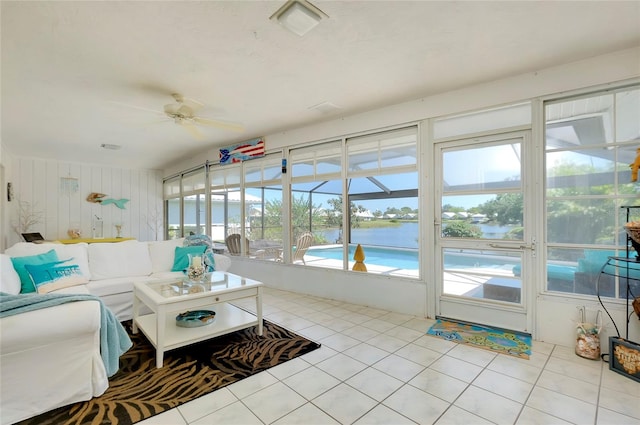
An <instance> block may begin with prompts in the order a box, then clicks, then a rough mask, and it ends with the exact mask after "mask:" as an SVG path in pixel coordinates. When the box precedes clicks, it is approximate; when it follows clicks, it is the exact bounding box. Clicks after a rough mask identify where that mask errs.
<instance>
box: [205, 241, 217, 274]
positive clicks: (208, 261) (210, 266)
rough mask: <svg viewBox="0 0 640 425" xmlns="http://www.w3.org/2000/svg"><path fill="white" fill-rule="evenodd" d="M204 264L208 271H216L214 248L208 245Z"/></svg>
mask: <svg viewBox="0 0 640 425" xmlns="http://www.w3.org/2000/svg"><path fill="white" fill-rule="evenodd" d="M204 265H205V267H206V272H207V273H211V272H214V271H216V260H215V258H214V257H213V250H212V249H211V248H208V247H207V249H206V251H204Z"/></svg>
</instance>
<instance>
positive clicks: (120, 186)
mask: <svg viewBox="0 0 640 425" xmlns="http://www.w3.org/2000/svg"><path fill="white" fill-rule="evenodd" d="M11 165H12V166H11V175H9V176H7V181H10V182H11V183H12V184H13V187H14V195H15V198H14V200H13V201H12V202H9V203H7V204H6V205H7V206H8V209H9V224H10V232H9V233H10V234H9V241H8V242H9V243H8V246H11V245H13V244H14V243H15V242H18V241H21V240H22V239H21V237H20V236H19V235H18V234H17V233H16V232H15V231H13V226H12V225H13V223H15V222H16V221H17V219H18V217H17V211H18V207H19V202H20V201H26V202H30V203H31V205H32V206H33V208H34V210H36V211H40V212H42V217H43V218H42V220H41V222H40V223H38V224H36V225H35V226H33V227H32V228H30V229H29V231H30V232H40V233H42V235H43V236H44V237H45V238H46V239H51V240H55V239H68V238H69V237H68V235H67V231H68V230H69V228H70V226H72V225H75V224H77V225H79V226H80V229H81V230H82V237H84V238H89V237H91V236H92V225H93V222H94V218H95V217H100V218H101V219H102V220H103V226H104V232H103V233H104V237H107V238H109V237H115V236H116V229H115V224H118V223H122V224H123V230H122V236H124V237H133V238H135V239H138V240H141V241H148V240H156V239H163V233H162V228H161V227H160V228H159V231H158V234H157V235H156V232H155V228H157V227H158V224H157V223H154V222H155V221H156V220H160V222H161V220H162V173H161V171H159V170H134V169H124V168H113V167H105V166H99V165H88V164H78V163H68V162H60V161H53V160H45V159H34V158H12V164H11ZM64 177H73V178H77V179H78V191H77V192H74V193H67V192H66V191H64V190H62V187H61V180H60V179H61V178H64ZM91 192H99V193H104V194H106V195H107V196H106V198H113V199H121V198H126V199H129V202H127V203H126V204H125V209H120V208H118V207H116V206H115V205H114V204H110V205H101V204H99V203H91V202H88V201H87V200H86V198H87V196H88V195H89V194H90V193H91Z"/></svg>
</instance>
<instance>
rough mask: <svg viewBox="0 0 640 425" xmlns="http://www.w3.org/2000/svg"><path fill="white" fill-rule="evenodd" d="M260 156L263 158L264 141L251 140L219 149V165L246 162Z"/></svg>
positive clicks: (258, 139) (259, 139) (260, 139)
mask: <svg viewBox="0 0 640 425" xmlns="http://www.w3.org/2000/svg"><path fill="white" fill-rule="evenodd" d="M261 156H264V140H263V139H262V138H257V139H252V140H248V141H246V142H242V143H240V144H237V145H233V146H229V147H227V148H222V149H220V165H225V164H233V163H236V162H242V161H247V160H249V159H254V158H260V157H261Z"/></svg>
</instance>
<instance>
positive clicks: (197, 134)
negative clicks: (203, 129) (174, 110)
mask: <svg viewBox="0 0 640 425" xmlns="http://www.w3.org/2000/svg"><path fill="white" fill-rule="evenodd" d="M180 125H181V126H182V128H184V129H185V130H187V131H188V132H189V134H191V135H192V136H193V137H194V138H195V139H197V140H202V139H203V138H204V137H203V136H202V133H200V131H199V130H198V128H197V127H196V126H195V125H193V124H191V123H189V122H187V121H181V122H180Z"/></svg>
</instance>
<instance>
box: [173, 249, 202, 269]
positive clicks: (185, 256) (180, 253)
mask: <svg viewBox="0 0 640 425" xmlns="http://www.w3.org/2000/svg"><path fill="white" fill-rule="evenodd" d="M205 249H207V247H206V246H204V245H200V246H198V245H193V246H177V247H176V251H175V254H174V257H173V267H172V268H171V271H172V272H182V271H185V270H186V269H187V267H189V254H191V255H202V254H204V251H205Z"/></svg>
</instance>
